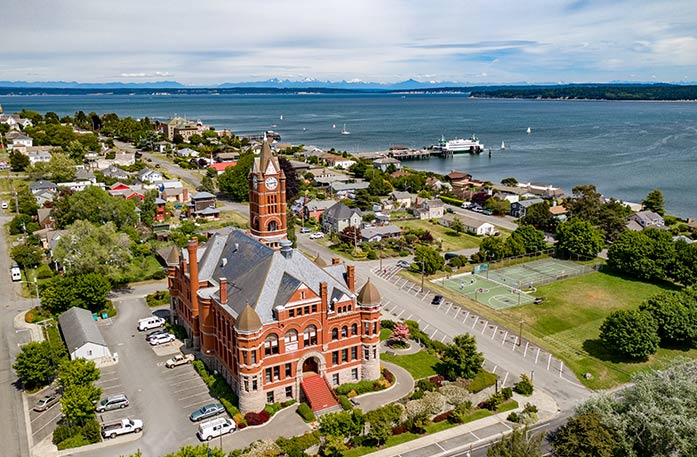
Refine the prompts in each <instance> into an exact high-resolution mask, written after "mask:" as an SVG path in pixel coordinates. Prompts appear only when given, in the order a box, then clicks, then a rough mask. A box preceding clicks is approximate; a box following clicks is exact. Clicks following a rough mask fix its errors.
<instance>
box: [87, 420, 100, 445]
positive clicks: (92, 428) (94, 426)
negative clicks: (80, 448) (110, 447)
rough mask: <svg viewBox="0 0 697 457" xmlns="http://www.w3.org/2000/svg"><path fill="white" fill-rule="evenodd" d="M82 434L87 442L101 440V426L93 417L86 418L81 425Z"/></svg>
mask: <svg viewBox="0 0 697 457" xmlns="http://www.w3.org/2000/svg"><path fill="white" fill-rule="evenodd" d="M82 435H83V436H84V437H85V439H86V440H87V441H88V442H89V443H99V442H100V441H102V427H101V425H99V422H97V421H96V420H95V419H88V420H87V421H86V422H85V425H83V426H82Z"/></svg>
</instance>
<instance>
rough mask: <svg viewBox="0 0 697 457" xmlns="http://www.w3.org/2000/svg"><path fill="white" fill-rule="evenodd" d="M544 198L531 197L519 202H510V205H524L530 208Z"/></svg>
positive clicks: (541, 201)
mask: <svg viewBox="0 0 697 457" xmlns="http://www.w3.org/2000/svg"><path fill="white" fill-rule="evenodd" d="M543 202H544V200H542V199H541V198H531V199H530V200H521V201H519V202H515V203H512V205H519V206H524V207H525V208H530V207H531V206H532V205H535V204H537V203H543Z"/></svg>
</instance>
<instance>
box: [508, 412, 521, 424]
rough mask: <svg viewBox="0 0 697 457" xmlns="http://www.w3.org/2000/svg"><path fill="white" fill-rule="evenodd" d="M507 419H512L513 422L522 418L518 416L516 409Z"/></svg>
mask: <svg viewBox="0 0 697 457" xmlns="http://www.w3.org/2000/svg"><path fill="white" fill-rule="evenodd" d="M506 420H508V421H511V422H515V423H518V421H519V420H520V417H519V416H518V413H516V412H515V411H513V412H512V413H511V414H509V415H508V417H507V418H506Z"/></svg>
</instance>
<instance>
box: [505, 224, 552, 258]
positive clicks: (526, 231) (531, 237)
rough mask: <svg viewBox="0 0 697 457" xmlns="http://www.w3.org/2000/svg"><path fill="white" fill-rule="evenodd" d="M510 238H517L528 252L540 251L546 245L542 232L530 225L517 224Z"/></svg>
mask: <svg viewBox="0 0 697 457" xmlns="http://www.w3.org/2000/svg"><path fill="white" fill-rule="evenodd" d="M511 238H516V239H519V240H520V241H521V242H522V243H523V246H525V252H528V253H529V252H540V251H542V250H544V249H545V248H546V247H547V243H546V242H545V234H544V232H543V231H542V230H537V229H536V228H535V227H533V226H532V225H519V226H518V228H516V229H515V230H514V231H513V233H512V234H511Z"/></svg>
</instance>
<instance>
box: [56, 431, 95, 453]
mask: <svg viewBox="0 0 697 457" xmlns="http://www.w3.org/2000/svg"><path fill="white" fill-rule="evenodd" d="M86 444H90V442H89V441H87V439H86V438H85V437H84V436H82V433H78V434H77V435H73V436H71V437H70V438H68V439H65V440H63V441H61V442H60V443H58V445H57V447H58V450H59V451H62V450H63V449H71V448H74V447H80V446H85V445H86Z"/></svg>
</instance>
